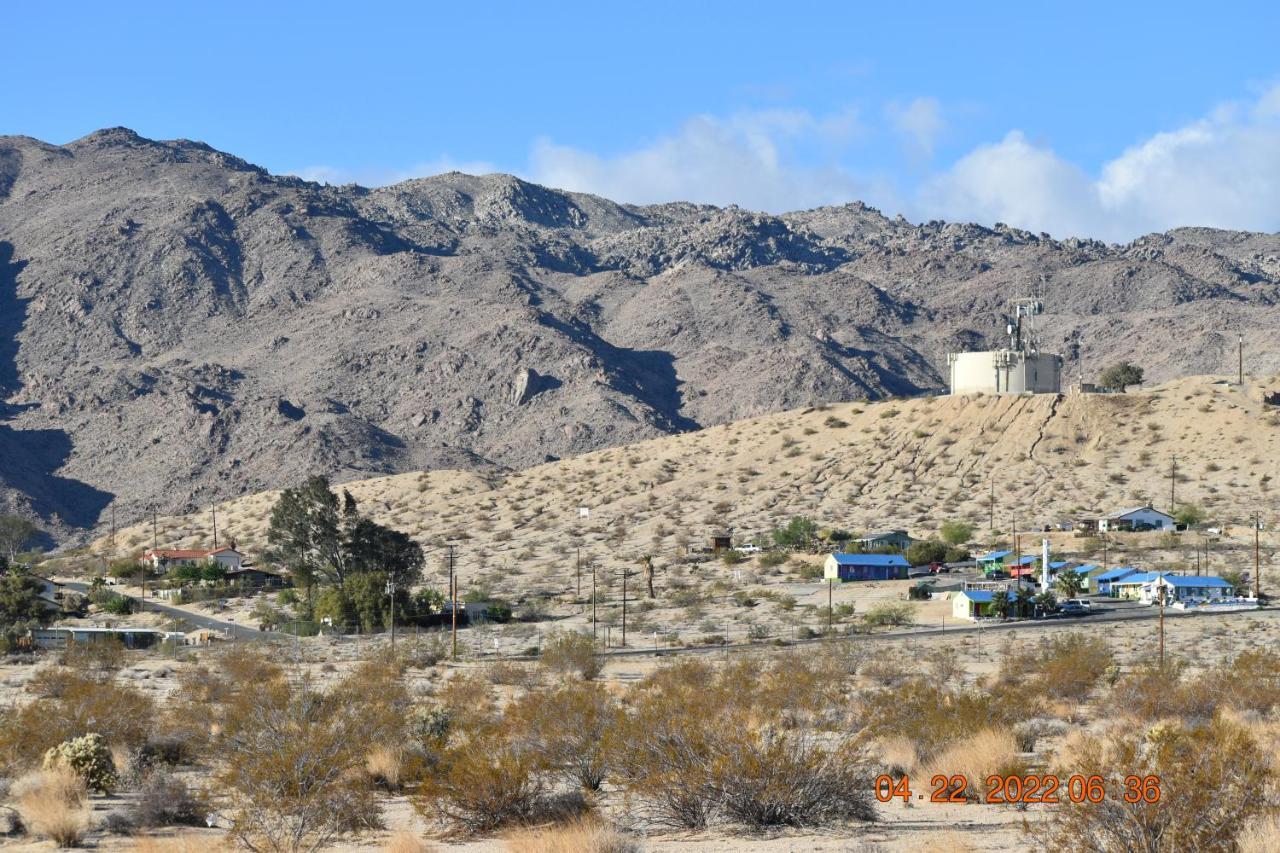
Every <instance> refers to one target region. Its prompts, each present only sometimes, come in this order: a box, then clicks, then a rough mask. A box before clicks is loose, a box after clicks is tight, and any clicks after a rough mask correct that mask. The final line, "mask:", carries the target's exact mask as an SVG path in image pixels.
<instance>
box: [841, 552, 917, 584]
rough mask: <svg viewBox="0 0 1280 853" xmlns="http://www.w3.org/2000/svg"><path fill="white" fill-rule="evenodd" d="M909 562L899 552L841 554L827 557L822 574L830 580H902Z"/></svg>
mask: <svg viewBox="0 0 1280 853" xmlns="http://www.w3.org/2000/svg"><path fill="white" fill-rule="evenodd" d="M910 570H911V564H910V563H908V562H907V558H906V557H904V556H902V555H901V554H842V553H840V552H836V553H834V554H830V555H828V557H827V561H826V563H825V564H824V565H823V571H822V576H823V577H824V578H825V579H826V580H831V581H835V580H838V581H842V582H843V581H887V580H902V579H904V578H906V576H907V573H908V572H909V571H910Z"/></svg>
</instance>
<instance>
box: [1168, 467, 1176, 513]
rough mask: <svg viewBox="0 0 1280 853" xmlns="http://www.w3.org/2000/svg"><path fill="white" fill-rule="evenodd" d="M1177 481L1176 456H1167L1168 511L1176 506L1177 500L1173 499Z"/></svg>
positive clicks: (1171, 510)
mask: <svg viewBox="0 0 1280 853" xmlns="http://www.w3.org/2000/svg"><path fill="white" fill-rule="evenodd" d="M1177 483H1178V457H1177V456H1170V457H1169V512H1173V511H1174V509H1176V508H1177V505H1178V504H1177V501H1175V500H1174V499H1173V495H1174V491H1173V490H1174V488H1175V487H1176V486H1177Z"/></svg>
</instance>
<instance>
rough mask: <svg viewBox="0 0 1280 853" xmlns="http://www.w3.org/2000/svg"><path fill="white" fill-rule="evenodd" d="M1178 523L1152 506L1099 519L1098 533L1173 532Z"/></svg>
mask: <svg viewBox="0 0 1280 853" xmlns="http://www.w3.org/2000/svg"><path fill="white" fill-rule="evenodd" d="M1175 526H1176V523H1175V522H1174V520H1173V516H1172V515H1169V513H1167V512H1161V511H1160V510H1158V509H1153V508H1152V506H1151V504H1147V505H1146V506H1135V507H1133V508H1131V509H1122V510H1119V511H1118V512H1112V513H1108V514H1107V515H1104V516H1102V517H1101V518H1099V519H1098V532H1099V533H1107V532H1114V531H1117V530H1173V529H1174V527H1175Z"/></svg>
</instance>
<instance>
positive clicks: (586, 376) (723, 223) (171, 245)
mask: <svg viewBox="0 0 1280 853" xmlns="http://www.w3.org/2000/svg"><path fill="white" fill-rule="evenodd" d="M1032 288H1037V289H1038V290H1039V294H1038V295H1039V296H1040V298H1041V299H1042V300H1043V302H1044V306H1045V309H1046V314H1045V316H1044V317H1043V318H1042V321H1041V324H1040V331H1041V338H1042V341H1041V343H1042V345H1043V348H1045V349H1047V350H1049V351H1052V352H1058V353H1061V354H1062V355H1063V356H1064V358H1065V359H1066V376H1068V377H1070V378H1071V379H1073V380H1074V379H1075V378H1076V377H1078V376H1081V375H1083V376H1084V377H1085V378H1086V379H1090V378H1092V377H1094V376H1096V374H1097V373H1098V372H1099V371H1100V370H1102V369H1103V368H1105V367H1106V366H1107V365H1108V364H1111V363H1113V362H1115V361H1117V360H1120V359H1131V360H1134V361H1136V362H1138V363H1140V364H1142V365H1144V366H1145V367H1146V369H1147V373H1148V376H1149V377H1150V378H1151V379H1153V380H1156V381H1160V380H1168V379H1171V378H1173V377H1177V376H1182V375H1188V374H1195V373H1215V372H1224V371H1231V370H1232V369H1233V368H1234V361H1235V347H1236V336H1237V334H1243V335H1244V338H1245V345H1246V349H1247V351H1248V352H1249V358H1250V364H1251V366H1252V368H1253V369H1255V370H1257V371H1260V372H1262V371H1266V372H1272V371H1275V370H1277V369H1280V360H1277V359H1278V358H1280V356H1278V355H1277V353H1276V351H1275V349H1274V347H1270V346H1269V344H1270V342H1271V337H1272V334H1273V331H1274V329H1275V328H1276V327H1277V322H1278V315H1277V310H1278V309H1277V307H1276V306H1277V305H1278V304H1280V238H1277V237H1276V236H1275V235H1267V234H1251V233H1243V232H1230V231H1220V230H1212V229H1179V230H1176V231H1171V232H1169V233H1166V234H1153V235H1149V236H1147V237H1144V238H1142V239H1139V240H1136V241H1134V242H1133V243H1131V244H1128V245H1124V246H1115V245H1107V244H1104V243H1100V242H1097V241H1092V240H1079V239H1067V240H1055V239H1053V238H1052V237H1051V236H1050V235H1048V234H1032V233H1029V232H1026V231H1021V230H1018V229H1015V228H1009V227H1006V226H1003V225H997V226H994V227H991V228H987V227H981V226H977V225H966V224H959V223H942V222H929V223H925V224H921V225H915V224H912V223H910V222H907V221H906V220H903V219H901V218H898V219H890V218H888V217H885V216H883V215H882V214H881V213H880V212H878V211H876V210H873V209H871V208H868V207H866V206H865V205H861V204H856V203H855V204H849V205H844V206H840V207H827V208H819V209H815V210H808V211H801V212H796V213H789V214H783V215H778V216H773V215H764V214H757V213H752V212H749V211H745V210H740V209H738V208H734V207H730V208H716V207H712V206H708V205H696V204H684V203H673V204H662V205H651V206H643V207H641V206H633V205H623V204H617V203H614V202H611V201H608V200H607V199H602V198H598V197H595V196H590V195H584V194H581V193H570V192H562V191H558V190H555V189H550V188H547V187H541V186H536V185H533V184H529V183H527V182H524V181H521V180H519V179H517V178H514V177H511V176H509V175H486V176H480V177H476V176H470V175H463V174H459V173H450V174H445V175H438V176H435V177H431V178H424V179H419V180H412V181H406V182H403V183H400V184H396V185H394V186H388V187H383V188H380V189H366V188H363V187H359V186H354V185H352V186H341V187H334V186H323V185H320V184H315V183H310V182H307V181H303V180H300V179H298V178H294V177H289V176H279V175H272V174H270V173H268V172H267V171H266V170H264V169H261V168H259V167H257V166H253V165H252V164H249V163H246V162H245V161H243V160H241V159H239V158H237V157H234V156H232V155H231V154H227V153H224V152H221V151H216V150H214V149H212V148H210V147H209V146H207V145H204V144H202V143H199V142H192V141H187V140H176V141H156V140H151V139H145V138H143V137H141V136H139V135H137V134H136V133H133V132H132V131H129V130H126V129H124V128H113V129H109V130H103V131H99V132H97V133H93V134H90V135H89V136H86V137H84V138H82V139H78V140H75V141H72V142H69V143H67V144H64V145H54V144H49V143H46V142H42V141H39V140H35V139H31V138H27V137H12V136H10V137H0V511H15V510H16V511H17V512H20V513H22V514H24V515H29V516H31V517H33V518H38V519H39V520H40V522H41V525H42V527H44V528H45V529H47V530H50V531H51V533H52V535H53V536H54V538H55V539H57V540H59V541H69V540H72V539H82V538H84V537H85V535H86V531H87V530H91V529H93V528H94V527H95V525H99V524H101V523H103V522H104V521H106V520H107V516H108V515H109V513H108V512H107V511H106V508H107V507H108V506H109V505H113V504H114V506H115V508H116V512H117V514H124V515H130V514H142V513H145V512H149V511H150V510H151V509H153V508H154V509H156V510H158V511H160V512H168V513H174V512H190V511H192V510H194V509H195V508H196V507H199V506H203V505H207V504H208V503H209V502H210V501H213V500H219V499H226V498H229V497H233V496H238V495H244V494H249V493H253V492H258V491H261V490H263V489H269V488H278V487H280V486H281V485H283V484H285V483H288V482H290V481H291V480H296V479H299V478H301V477H302V476H304V475H305V474H307V473H310V472H322V473H325V474H329V475H332V476H334V477H338V478H341V479H360V478H367V477H371V476H383V475H388V474H396V473H403V472H406V471H414V470H421V469H426V468H431V469H437V468H464V469H467V470H472V471H508V470H516V469H523V468H527V467H528V466H531V465H537V464H539V463H542V462H544V461H548V460H554V459H558V458H568V457H570V456H576V455H580V454H583V453H589V452H591V451H595V450H601V449H604V448H607V447H620V446H622V445H626V444H634V443H636V442H639V441H643V440H645V439H650V438H655V437H659V436H662V435H669V434H675V433H681V432H686V431H692V430H697V429H699V428H701V427H708V426H714V425H717V424H725V423H729V422H733V421H740V420H742V419H744V418H751V417H755V416H759V415H762V414H765V413H769V412H778V411H783V410H787V409H795V408H800V407H804V406H809V405H815V404H820V403H828V404H834V403H836V402H841V401H849V400H853V399H858V398H880V397H885V396H895V395H896V396H913V395H916V394H919V393H921V392H930V391H939V390H942V389H943V388H944V386H945V374H946V353H947V352H949V351H955V350H965V349H974V348H983V347H986V346H990V345H994V344H996V343H1002V342H1004V322H1003V320H1002V314H1005V313H1007V312H1008V311H1009V310H1010V309H1009V300H1011V299H1013V298H1016V297H1023V296H1026V295H1028V292H1029V291H1030V290H1031V289H1032ZM793 419H794V418H793ZM906 420H908V418H904V419H903V421H902V422H906ZM779 423H781V421H779ZM801 428H803V427H801ZM925 429H926V431H929V428H927V427H926V428H925ZM895 433H896V431H895V430H892V429H891V430H890V432H889V433H888V435H889V436H892V435H893V434H895ZM794 437H795V438H796V440H797V441H800V440H801V438H802V436H800V435H796V436H794ZM941 438H942V436H937V439H939V440H940V439H941ZM804 443H805V444H812V445H814V447H815V449H817V447H818V445H819V444H820V443H821V442H819V441H818V440H817V439H814V440H811V441H806V442H804ZM677 446H678V445H677ZM952 467H955V466H952ZM527 476H530V477H535V478H536V477H539V476H542V475H541V474H538V473H531V474H529V475H527ZM842 476H843V474H842ZM854 478H855V479H856V478H857V475H856V474H855V475H854ZM836 491H837V492H838V491H840V490H839V489H836ZM815 497H816V495H815ZM878 509H879V506H878V505H875V504H873V506H872V507H868V512H874V511H878Z"/></svg>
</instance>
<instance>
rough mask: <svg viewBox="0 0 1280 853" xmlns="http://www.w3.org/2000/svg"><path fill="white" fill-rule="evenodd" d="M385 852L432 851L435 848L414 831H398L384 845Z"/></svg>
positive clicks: (426, 852)
mask: <svg viewBox="0 0 1280 853" xmlns="http://www.w3.org/2000/svg"><path fill="white" fill-rule="evenodd" d="M382 850H383V853H432V851H433V850H435V848H434V847H432V846H431V845H430V844H428V843H427V842H425V841H423V840H422V839H421V838H419V837H418V836H416V835H414V834H413V833H412V832H397V833H396V834H395V835H393V836H391V838H389V839H388V840H387V843H386V844H384V845H383V846H382Z"/></svg>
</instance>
